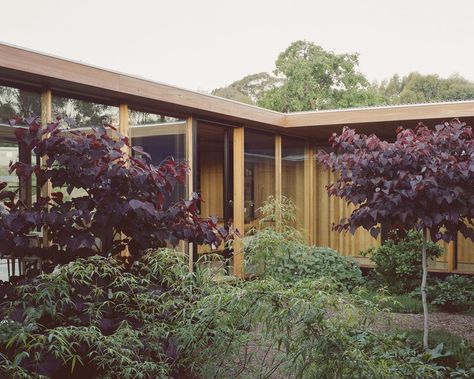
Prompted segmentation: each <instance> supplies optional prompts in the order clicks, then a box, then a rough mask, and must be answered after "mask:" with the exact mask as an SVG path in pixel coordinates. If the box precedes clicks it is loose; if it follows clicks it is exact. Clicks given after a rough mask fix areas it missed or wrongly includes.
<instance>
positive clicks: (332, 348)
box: [0, 250, 443, 378]
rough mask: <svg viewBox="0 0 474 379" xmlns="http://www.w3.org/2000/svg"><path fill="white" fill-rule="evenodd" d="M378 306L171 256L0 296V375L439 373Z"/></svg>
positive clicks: (79, 264) (68, 268) (90, 261)
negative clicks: (223, 272) (384, 330)
mask: <svg viewBox="0 0 474 379" xmlns="http://www.w3.org/2000/svg"><path fill="white" fill-rule="evenodd" d="M377 316H378V309H377V308H376V307H375V306H374V304H373V303H372V302H370V301H367V300H364V299H363V298H362V297H360V296H359V295H358V294H356V293H349V292H347V291H339V286H336V285H335V284H334V283H332V282H328V281H326V280H324V279H321V280H316V281H315V280H300V281H292V282H282V281H277V280H274V279H272V278H267V279H264V280H255V281H249V282H235V283H226V282H222V283H215V282H212V281H207V280H206V279H205V277H202V276H201V275H200V274H199V273H198V274H197V275H193V274H190V273H188V272H187V266H186V262H185V261H184V259H183V257H182V256H180V255H177V254H176V253H174V252H173V251H170V250H160V251H158V252H153V253H148V254H146V255H144V256H143V257H141V258H140V259H139V260H137V261H136V262H135V263H134V264H133V265H132V266H131V267H130V268H127V266H126V265H124V264H123V263H121V262H120V261H119V260H118V259H114V258H103V257H99V256H94V257H89V258H87V259H79V260H77V261H75V262H71V263H69V264H67V265H65V266H57V267H56V269H55V271H54V272H53V273H51V274H47V275H43V276H41V277H39V278H36V279H32V280H28V281H23V282H20V283H16V284H13V285H12V284H11V283H4V284H2V286H1V288H0V320H1V321H0V352H1V354H0V377H23V378H37V377H40V376H41V375H42V376H44V377H52V378H65V377H75V378H84V377H89V378H96V377H108V378H110V377H113V378H155V377H156V378H166V377H174V378H183V377H186V378H198V377H223V378H225V377H230V378H231V377H237V376H239V375H240V376H243V377H249V378H252V377H253V378H260V377H268V376H270V375H273V374H275V375H278V376H281V377H301V378H314V377H353V378H367V377H376V378H405V377H438V376H440V375H441V374H442V372H443V368H442V367H438V366H436V365H433V364H431V363H430V362H428V361H427V360H426V359H425V358H424V355H420V354H418V353H417V352H416V350H414V349H412V348H410V347H409V346H407V345H406V343H405V340H404V339H403V338H400V337H397V336H385V335H379V334H377V333H374V332H373V331H371V329H370V325H371V323H372V321H373V320H374V319H375V318H376V317H377Z"/></svg>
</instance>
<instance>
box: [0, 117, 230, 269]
mask: <svg viewBox="0 0 474 379" xmlns="http://www.w3.org/2000/svg"><path fill="white" fill-rule="evenodd" d="M25 121H26V123H27V125H28V127H27V128H18V129H16V137H17V140H18V143H19V144H20V145H22V146H24V147H25V148H26V150H27V151H31V152H33V154H35V155H36V156H37V157H40V158H43V159H45V160H46V164H45V165H44V166H38V165H30V164H25V163H21V162H16V163H14V164H12V165H11V167H10V171H11V172H15V173H16V174H17V175H18V176H19V177H20V179H22V180H28V179H29V178H30V177H31V176H33V175H35V176H36V180H37V183H38V185H40V186H42V185H44V184H45V183H47V181H50V182H51V184H52V186H53V188H63V189H65V190H67V192H68V193H69V194H71V193H72V191H74V190H80V191H79V193H78V195H79V196H73V197H72V198H71V199H69V200H66V199H65V198H64V194H63V193H62V192H59V191H56V192H53V193H52V195H51V198H49V197H46V198H45V197H39V198H38V199H37V200H36V201H35V202H34V203H33V205H32V206H31V207H30V206H28V205H26V204H24V203H23V202H22V201H20V200H19V199H18V197H17V193H14V192H9V191H7V190H6V184H5V183H0V254H12V253H13V254H15V255H16V256H17V257H21V256H32V255H33V256H40V257H42V258H48V259H51V260H52V261H53V262H55V263H59V262H67V261H70V260H72V259H74V258H76V257H78V256H88V255H93V254H100V255H105V256H107V255H109V254H116V253H119V252H121V251H123V249H124V247H128V249H129V252H130V253H131V255H132V258H134V257H137V256H138V255H140V254H141V253H142V252H143V251H144V250H146V249H148V248H154V247H160V246H164V245H165V244H166V243H167V242H170V243H171V244H173V245H176V244H177V243H178V242H179V241H180V240H188V241H190V242H195V243H199V244H201V243H204V244H218V243H219V242H220V240H221V238H226V237H227V234H226V231H225V230H224V229H220V230H217V229H216V223H215V221H214V220H212V219H202V218H200V217H199V215H198V209H199V204H200V201H201V199H200V198H199V197H198V196H197V195H194V196H193V198H192V199H190V200H180V201H177V202H175V203H173V204H171V205H169V206H168V205H166V204H167V203H168V202H165V199H166V198H167V197H168V199H169V195H170V194H171V193H172V191H173V189H174V188H175V186H176V185H177V184H178V183H184V181H185V178H186V175H187V174H188V168H187V166H186V164H185V163H182V162H181V163H177V162H175V161H174V160H173V158H168V159H166V160H164V161H163V162H162V163H161V164H160V165H159V166H153V165H152V164H150V156H149V155H148V154H147V153H145V152H144V151H143V149H141V148H140V147H133V149H134V150H136V152H137V153H139V154H137V156H132V155H130V154H129V153H128V152H127V151H128V150H129V149H130V145H129V141H128V138H127V137H124V136H123V135H121V134H120V133H118V132H117V130H116V129H115V128H113V127H112V126H110V125H106V126H103V127H99V128H95V129H93V130H92V131H90V132H87V133H84V132H78V131H71V130H69V131H64V130H60V129H59V122H55V123H51V124H48V125H47V126H45V127H42V126H41V125H40V124H38V121H37V119H29V120H25ZM58 121H59V120H58ZM27 154H28V153H27ZM76 193H77V191H76ZM2 204H3V206H4V208H5V209H4V211H5V210H6V212H4V213H3V214H2V213H1V207H2ZM44 227H46V228H47V230H48V233H49V236H50V238H51V240H52V244H51V246H49V247H31V246H30V241H29V238H28V234H29V233H31V232H32V231H34V230H41V228H44Z"/></svg>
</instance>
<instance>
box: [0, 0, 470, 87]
mask: <svg viewBox="0 0 474 379" xmlns="http://www.w3.org/2000/svg"><path fill="white" fill-rule="evenodd" d="M0 10H1V16H2V17H1V21H0V25H1V26H0V41H2V42H6V43H10V44H14V45H19V46H22V47H26V48H29V49H33V50H38V51H41V52H45V53H49V54H53V55H58V56H61V57H64V58H69V59H73V60H78V61H82V62H84V63H89V64H93V65H97V66H101V67H104V68H109V69H113V70H118V71H122V72H126V73H129V74H133V75H139V76H143V77H146V78H150V79H153V80H157V81H161V82H165V83H169V84H173V85H177V86H180V87H185V88H189V89H193V90H203V91H210V90H212V89H213V88H215V87H220V86H224V85H226V84H229V83H231V82H232V81H235V80H238V79H240V78H242V77H243V76H245V75H247V74H251V73H256V72H260V71H271V70H273V68H274V62H275V59H276V57H277V55H278V54H279V53H280V52H281V51H283V50H284V49H285V48H286V47H287V46H289V44H290V43H291V42H293V41H296V40H298V39H306V40H309V41H313V42H315V43H317V44H319V45H321V46H322V47H323V48H325V49H327V50H332V51H334V52H337V53H345V52H358V53H360V70H361V71H362V72H363V73H364V74H365V75H367V77H368V78H369V79H370V80H374V79H377V80H382V79H385V78H388V77H390V76H391V75H393V74H395V73H400V74H406V73H408V72H410V71H419V72H421V73H437V74H439V75H441V76H449V75H450V74H452V73H455V72H456V73H459V74H461V75H463V76H464V77H466V78H468V79H470V80H474V1H472V0H451V1H445V0H431V1H429V0H390V1H388V0H345V1H343V0H339V1H338V0H327V1H321V0H313V1H311V0H293V1H291V0H268V1H267V0H260V1H259V0H253V1H252V0H238V1H236V0H234V1H226V0H220V1H219V0H194V1H193V0H189V1H184V0H167V1H160V0H154V1H153V0H148V1H147V0H133V1H130V0H128V1H127V0H114V1H108V0H95V1H93V0H75V1H71V0H56V1H54V0H41V1H35V0H30V1H26V0H2V1H1V3H0Z"/></svg>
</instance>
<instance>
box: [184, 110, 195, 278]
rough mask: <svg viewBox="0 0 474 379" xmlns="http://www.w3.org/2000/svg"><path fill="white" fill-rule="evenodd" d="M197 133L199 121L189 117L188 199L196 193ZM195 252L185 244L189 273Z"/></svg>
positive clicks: (190, 245)
mask: <svg viewBox="0 0 474 379" xmlns="http://www.w3.org/2000/svg"><path fill="white" fill-rule="evenodd" d="M196 132H197V121H196V119H195V118H194V117H188V118H187V119H186V147H185V153H186V161H187V162H188V167H189V169H190V172H189V174H188V175H187V176H186V197H187V198H188V199H190V198H191V196H192V194H193V192H194V191H195V184H196V183H194V178H195V175H196V173H195V172H194V169H195V162H194V160H195V149H196V146H194V145H195V141H196V137H197V136H196ZM195 250H196V247H195V246H194V244H192V243H188V244H185V254H186V255H187V256H188V268H189V272H193V271H194V263H195Z"/></svg>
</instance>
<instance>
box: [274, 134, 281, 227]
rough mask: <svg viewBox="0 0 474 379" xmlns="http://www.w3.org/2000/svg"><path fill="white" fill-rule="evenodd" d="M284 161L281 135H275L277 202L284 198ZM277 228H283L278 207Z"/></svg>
mask: <svg viewBox="0 0 474 379" xmlns="http://www.w3.org/2000/svg"><path fill="white" fill-rule="evenodd" d="M281 169H282V163H281V135H275V200H276V201H277V203H280V202H281V199H282V187H281V178H282V172H281ZM275 216H276V220H275V221H276V225H275V226H276V229H277V230H281V212H280V209H279V208H278V209H276V215H275Z"/></svg>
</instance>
